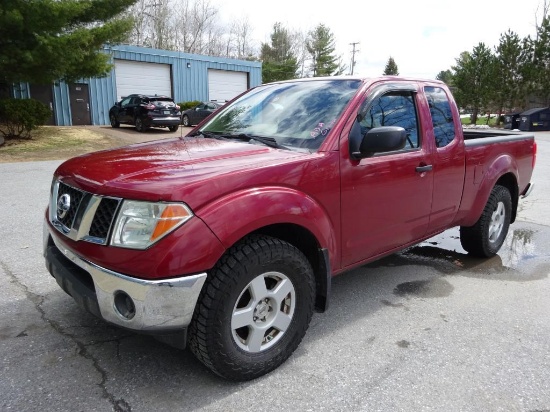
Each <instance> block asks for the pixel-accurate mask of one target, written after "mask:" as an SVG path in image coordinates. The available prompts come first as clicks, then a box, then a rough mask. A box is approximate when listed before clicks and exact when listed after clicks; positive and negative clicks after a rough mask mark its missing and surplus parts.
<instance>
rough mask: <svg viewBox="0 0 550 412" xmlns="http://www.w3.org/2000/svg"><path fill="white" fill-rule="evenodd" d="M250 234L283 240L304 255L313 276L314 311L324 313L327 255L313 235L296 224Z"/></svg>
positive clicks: (328, 278) (327, 290) (327, 288)
mask: <svg viewBox="0 0 550 412" xmlns="http://www.w3.org/2000/svg"><path fill="white" fill-rule="evenodd" d="M251 234H262V235H267V236H271V237H275V238H277V239H280V240H283V241H285V242H287V243H290V244H291V245H293V246H295V247H296V248H297V249H299V250H300V251H301V252H302V253H303V254H304V255H305V257H306V258H307V260H308V261H309V263H310V264H311V267H312V269H313V274H314V276H315V310H316V311H317V312H324V311H326V310H327V309H328V304H329V298H330V291H331V278H332V277H331V271H330V261H329V253H328V250H327V249H326V248H321V246H320V245H319V242H318V241H317V238H316V237H315V236H314V235H313V233H311V232H310V231H309V230H307V229H306V228H304V227H302V226H299V225H296V224H291V223H278V224H274V225H269V226H264V227H261V228H259V229H257V230H255V231H254V232H252V233H250V234H248V235H247V236H249V235H251Z"/></svg>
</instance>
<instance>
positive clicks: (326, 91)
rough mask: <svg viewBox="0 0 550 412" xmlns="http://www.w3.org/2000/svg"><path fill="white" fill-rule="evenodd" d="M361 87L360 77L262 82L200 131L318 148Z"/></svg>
mask: <svg viewBox="0 0 550 412" xmlns="http://www.w3.org/2000/svg"><path fill="white" fill-rule="evenodd" d="M360 85H361V81H360V80H345V79H328V80H325V79H324V80H314V81H301V82H294V83H278V84H267V85H265V86H260V87H257V88H256V89H253V90H252V91H250V92H249V93H247V94H245V95H243V96H241V97H240V98H239V99H238V100H236V101H234V102H233V103H232V104H231V105H228V106H227V107H225V108H224V109H222V111H220V112H219V113H218V114H217V115H215V116H214V117H213V118H212V119H211V120H210V121H209V122H208V123H206V124H205V125H204V127H202V128H201V130H200V132H201V133H210V134H217V135H224V136H225V137H231V136H239V135H240V137H241V138H242V136H259V137H267V138H271V139H274V140H275V142H276V143H277V145H279V146H284V147H290V148H303V149H308V150H316V149H318V148H319V146H320V145H321V143H322V142H323V141H324V139H325V138H326V136H327V135H328V134H329V132H330V130H331V128H332V126H333V125H334V123H335V122H336V120H337V119H338V117H339V116H340V114H341V113H342V111H343V110H344V108H345V107H346V105H347V104H348V102H349V101H350V99H351V98H352V96H353V95H354V94H355V92H356V91H357V90H358V89H359V86H360ZM255 141H256V140H255Z"/></svg>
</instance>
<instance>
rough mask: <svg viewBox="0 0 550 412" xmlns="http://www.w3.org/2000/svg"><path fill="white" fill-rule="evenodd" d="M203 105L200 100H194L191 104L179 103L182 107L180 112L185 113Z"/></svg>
mask: <svg viewBox="0 0 550 412" xmlns="http://www.w3.org/2000/svg"><path fill="white" fill-rule="evenodd" d="M201 103H202V102H201V101H200V100H192V101H190V102H181V103H178V106H179V107H180V110H181V111H182V112H183V111H184V110H187V109H192V108H193V107H195V106H198V105H199V104H201Z"/></svg>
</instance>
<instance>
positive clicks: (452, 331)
mask: <svg viewBox="0 0 550 412" xmlns="http://www.w3.org/2000/svg"><path fill="white" fill-rule="evenodd" d="M537 141H538V145H539V155H538V161H537V170H536V175H535V178H534V179H533V180H534V181H535V182H536V187H535V190H534V191H533V194H532V197H529V198H527V199H526V200H525V201H524V202H522V206H521V209H520V214H519V217H518V222H517V223H516V224H514V225H513V226H512V227H511V229H513V231H512V232H511V234H510V235H509V241H508V243H507V244H506V247H505V248H503V251H502V253H499V256H497V257H495V258H493V259H490V260H487V261H475V260H472V259H471V258H468V257H467V256H465V255H464V253H463V252H461V249H460V244H459V242H458V241H457V239H456V233H455V232H453V231H448V232H445V233H444V234H443V235H440V237H437V238H434V239H431V240H430V241H427V242H424V243H423V244H421V245H420V246H419V247H416V248H411V249H409V250H407V251H405V252H402V253H400V254H396V255H393V256H390V257H388V258H385V259H383V260H381V261H379V262H375V263H372V264H370V265H367V266H364V267H362V268H358V269H355V270H353V271H351V272H350V273H348V274H346V275H343V276H340V277H338V278H335V279H334V283H333V297H332V301H331V307H330V309H329V311H328V312H327V313H325V314H316V315H314V317H313V321H312V324H311V326H310V329H309V331H308V333H307V335H306V338H305V339H304V341H303V342H302V344H301V345H300V347H299V348H298V350H297V351H296V352H295V354H294V355H293V356H292V357H291V358H290V359H289V360H288V361H287V362H286V363H285V364H284V365H283V366H282V367H280V368H279V369H277V370H276V371H274V372H273V373H271V374H269V375H267V376H265V377H262V378H260V379H257V380H255V381H252V382H246V383H231V382H226V381H224V380H222V379H220V378H218V377H216V376H214V375H212V374H211V373H210V372H209V371H207V370H206V369H205V368H204V367H203V366H202V365H201V364H200V363H199V362H198V361H196V360H195V359H194V358H193V357H192V355H191V354H190V353H189V352H187V351H180V350H177V349H173V348H171V347H169V346H167V345H164V344H162V343H160V342H158V341H156V340H155V339H153V338H151V337H149V336H144V335H137V334H134V333H132V332H128V331H124V330H121V329H118V328H115V327H111V326H109V325H107V324H105V323H104V322H102V321H100V320H98V319H96V318H95V317H94V316H93V315H91V314H88V313H87V312H85V311H84V310H82V309H80V308H79V307H78V306H77V305H76V304H75V303H74V301H73V300H72V299H71V298H70V297H69V296H68V295H66V294H65V292H63V291H62V290H61V289H60V288H59V287H58V285H57V284H56V282H55V280H54V279H53V278H52V277H51V276H50V275H49V274H48V272H47V271H46V269H45V266H44V261H43V257H42V219H43V214H44V210H45V206H46V203H47V199H48V193H49V188H50V183H51V177H52V173H53V171H54V170H55V168H56V166H57V165H58V164H60V162H59V161H50V162H28V163H11V164H0V176H2V179H0V193H1V194H2V195H1V200H0V359H1V360H2V366H1V372H0V376H1V378H0V410H2V411H151V410H155V411H176V410H180V411H187V410H198V411H199V410H200V411H220V410H224V411H228V410H239V411H255V412H257V411H263V410H274V409H282V410H315V411H318V410H330V411H339V410H357V411H360V410H363V411H367V410H368V411H376V410H380V411H388V410H406V411H414V410H448V411H453V410H457V411H458V410H466V411H497V410H506V411H526V412H529V411H536V410H538V411H543V410H550V356H549V353H550V317H549V316H548V313H550V303H549V302H550V299H548V295H549V293H550V279H549V276H548V275H549V273H550V252H549V250H550V248H549V245H550V242H549V240H550V209H549V208H548V204H549V201H550V182H548V181H547V180H545V179H547V178H546V177H547V176H548V175H549V172H550V166H548V165H547V164H550V162H549V160H550V133H546V134H537Z"/></svg>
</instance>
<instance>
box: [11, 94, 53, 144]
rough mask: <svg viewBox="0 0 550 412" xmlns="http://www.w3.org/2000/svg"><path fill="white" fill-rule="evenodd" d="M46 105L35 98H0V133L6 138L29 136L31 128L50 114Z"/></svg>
mask: <svg viewBox="0 0 550 412" xmlns="http://www.w3.org/2000/svg"><path fill="white" fill-rule="evenodd" d="M51 114H52V113H51V111H50V109H49V107H48V106H46V105H45V104H43V103H41V102H39V101H38V100H35V99H0V133H2V134H3V135H4V137H5V138H6V139H9V138H12V139H13V138H26V139H28V138H30V137H31V130H34V129H36V128H38V126H41V125H43V124H44V123H46V121H47V120H48V118H49V117H50V116H51Z"/></svg>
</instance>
